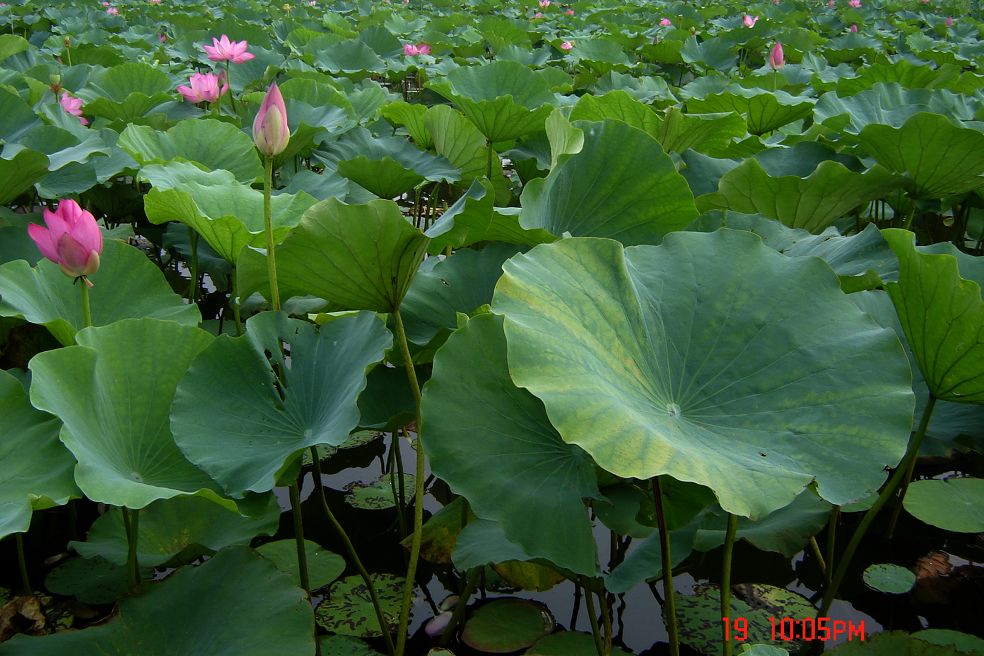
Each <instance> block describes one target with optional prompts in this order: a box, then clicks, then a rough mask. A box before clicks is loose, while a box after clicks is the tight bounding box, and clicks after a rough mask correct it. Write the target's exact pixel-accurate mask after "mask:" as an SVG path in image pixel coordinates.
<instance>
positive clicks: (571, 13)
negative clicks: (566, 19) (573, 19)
mask: <svg viewBox="0 0 984 656" xmlns="http://www.w3.org/2000/svg"><path fill="white" fill-rule="evenodd" d="M564 13H565V14H567V15H568V16H573V15H574V10H573V9H568V10H567V11H565V12H564Z"/></svg>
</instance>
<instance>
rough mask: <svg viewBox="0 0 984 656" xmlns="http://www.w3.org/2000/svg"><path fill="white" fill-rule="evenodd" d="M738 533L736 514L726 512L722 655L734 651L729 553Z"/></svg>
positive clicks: (722, 584)
mask: <svg viewBox="0 0 984 656" xmlns="http://www.w3.org/2000/svg"><path fill="white" fill-rule="evenodd" d="M736 533H738V516H737V515H732V514H731V513H728V532H727V533H726V534H725V536H724V566H723V567H722V569H721V632H722V634H723V638H724V656H731V654H733V653H734V644H733V643H732V642H731V641H730V640H728V628H729V627H730V625H731V554H732V552H733V551H734V548H735V534H736Z"/></svg>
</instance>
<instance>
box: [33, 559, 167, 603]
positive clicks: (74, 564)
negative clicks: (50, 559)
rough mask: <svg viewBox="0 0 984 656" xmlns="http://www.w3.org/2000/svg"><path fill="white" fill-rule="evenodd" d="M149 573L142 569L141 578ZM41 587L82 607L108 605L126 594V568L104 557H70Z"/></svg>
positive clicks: (49, 575)
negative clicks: (76, 600)
mask: <svg viewBox="0 0 984 656" xmlns="http://www.w3.org/2000/svg"><path fill="white" fill-rule="evenodd" d="M151 571H152V570H144V571H143V572H142V574H143V578H147V575H148V574H150V573H151ZM44 585H45V588H47V589H48V591H49V592H53V593H55V594H60V595H65V596H67V597H75V598H76V599H78V600H79V601H81V602H82V603H85V604H111V603H113V602H114V601H117V600H119V599H122V598H123V597H125V596H126V594H127V588H128V579H127V568H126V565H119V564H117V563H111V562H109V561H108V560H105V559H103V558H72V559H70V560H67V561H65V562H64V563H62V564H61V565H59V566H58V567H56V568H55V569H53V570H51V573H50V574H48V576H47V578H45V581H44Z"/></svg>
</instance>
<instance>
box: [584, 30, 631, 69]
mask: <svg viewBox="0 0 984 656" xmlns="http://www.w3.org/2000/svg"><path fill="white" fill-rule="evenodd" d="M568 56H569V57H570V58H571V59H573V60H574V61H589V62H592V63H599V64H613V65H615V66H631V65H632V62H630V61H629V58H628V57H626V55H625V51H624V50H623V49H622V46H621V45H619V43H618V42H617V41H615V40H614V39H612V38H609V37H606V36H599V37H594V38H588V39H579V40H578V42H577V47H576V48H574V49H573V50H571V51H570V52H569V53H568ZM603 68H609V67H603Z"/></svg>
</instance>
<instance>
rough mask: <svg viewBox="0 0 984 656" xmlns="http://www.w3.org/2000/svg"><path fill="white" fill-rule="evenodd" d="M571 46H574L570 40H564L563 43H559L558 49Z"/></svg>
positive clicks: (567, 48) (565, 48) (568, 48)
mask: <svg viewBox="0 0 984 656" xmlns="http://www.w3.org/2000/svg"><path fill="white" fill-rule="evenodd" d="M573 47H574V44H573V43H571V42H570V41H564V42H563V43H561V44H560V49H561V50H570V49H571V48H573Z"/></svg>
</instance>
